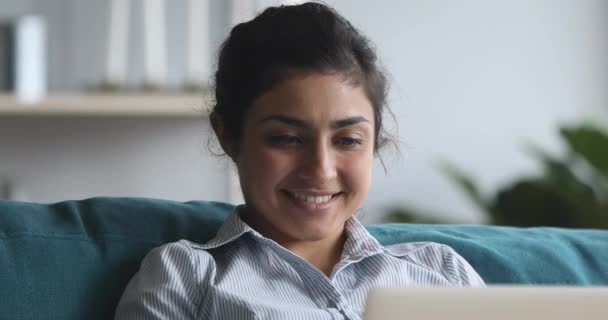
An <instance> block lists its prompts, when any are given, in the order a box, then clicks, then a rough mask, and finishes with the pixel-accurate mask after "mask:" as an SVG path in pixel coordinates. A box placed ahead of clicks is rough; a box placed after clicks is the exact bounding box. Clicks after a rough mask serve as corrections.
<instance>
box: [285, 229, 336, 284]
mask: <svg viewBox="0 0 608 320" xmlns="http://www.w3.org/2000/svg"><path fill="white" fill-rule="evenodd" d="M345 241H346V233H345V232H344V231H342V232H340V233H339V234H337V235H336V236H334V237H331V238H326V239H323V240H318V241H287V242H284V243H280V244H281V245H282V246H283V247H284V248H286V249H287V250H289V251H291V252H293V253H294V254H296V255H298V256H300V257H301V258H303V259H304V260H306V261H308V262H309V263H310V264H312V265H313V266H315V267H317V268H318V269H319V270H320V271H321V272H323V273H324V274H325V275H326V276H328V277H329V276H331V272H332V271H333V269H334V266H335V265H336V264H337V263H338V262H339V261H340V257H341V256H342V249H343V247H344V242H345Z"/></svg>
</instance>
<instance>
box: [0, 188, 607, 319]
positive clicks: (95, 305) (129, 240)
mask: <svg viewBox="0 0 608 320" xmlns="http://www.w3.org/2000/svg"><path fill="white" fill-rule="evenodd" d="M232 208H233V206H231V205H229V204H225V203H219V202H205V201H192V202H185V203H182V202H174V201H167V200H159V199H143V198H92V199H86V200H81V201H65V202H60V203H55V204H48V205H45V204H33V203H24V202H15V201H0V290H1V292H2V296H1V299H0V318H1V317H3V316H5V315H10V317H9V318H10V319H42V318H49V319H110V318H112V314H113V311H114V308H115V306H116V303H117V302H118V299H119V298H120V295H121V293H122V290H123V289H124V287H125V286H126V284H127V282H128V280H129V279H130V278H131V276H132V275H133V274H134V273H135V272H136V271H137V269H138V268H139V263H140V261H141V259H142V258H143V256H144V255H145V254H146V253H147V252H148V251H149V250H150V249H152V248H153V247H156V246H159V245H161V244H163V243H167V242H173V241H176V240H179V239H189V240H191V241H195V242H205V241H207V240H209V239H210V238H211V237H212V236H213V235H214V234H215V232H216V231H217V229H218V227H219V226H220V224H221V223H222V221H223V219H224V218H225V217H226V215H227V214H228V213H229V212H230V211H231V210H232ZM368 229H369V230H370V232H371V233H372V234H373V235H374V236H375V237H376V238H377V239H379V241H380V242H381V243H383V244H391V243H399V242H408V241H435V242H440V243H444V244H447V245H450V246H452V247H453V248H454V249H456V251H458V252H459V253H460V254H462V255H463V256H464V257H465V258H466V259H467V260H468V261H469V262H470V263H471V264H472V265H473V267H475V268H476V269H477V270H478V272H479V273H480V274H481V276H482V277H483V278H484V280H486V282H488V283H490V284H492V283H526V284H530V283H532V284H575V285H593V284H608V231H601V230H566V229H556V228H529V229H523V228H506V227H491V226H456V225H415V224H385V225H374V226H368Z"/></svg>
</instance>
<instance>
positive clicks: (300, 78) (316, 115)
mask: <svg viewBox="0 0 608 320" xmlns="http://www.w3.org/2000/svg"><path fill="white" fill-rule="evenodd" d="M275 114H276V115H288V116H295V117H299V118H303V119H305V120H307V121H311V122H323V120H326V121H330V120H338V119H341V118H345V117H353V116H362V117H365V118H366V119H368V120H369V121H370V122H372V121H373V118H374V117H373V115H374V110H373V107H372V104H371V102H370V101H369V99H368V98H367V96H366V94H365V92H364V91H363V88H362V87H361V86H355V85H353V84H352V83H351V82H350V81H348V79H345V78H344V76H342V75H340V74H319V73H311V74H303V75H296V76H293V77H291V78H288V79H287V80H285V81H282V82H280V83H279V84H277V85H276V86H274V87H273V88H272V89H271V90H269V91H268V92H266V93H264V94H263V95H261V96H260V97H258V98H257V99H255V100H254V103H253V105H252V108H251V110H250V112H249V114H248V116H247V119H246V121H249V120H253V121H255V120H259V119H262V118H265V117H267V116H269V115H275Z"/></svg>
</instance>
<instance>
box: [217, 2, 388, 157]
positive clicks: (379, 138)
mask: <svg viewBox="0 0 608 320" xmlns="http://www.w3.org/2000/svg"><path fill="white" fill-rule="evenodd" d="M303 72H304V73H306V72H322V73H339V74H341V75H343V76H344V77H345V80H347V81H349V82H350V83H351V84H353V85H354V86H362V87H363V89H364V91H365V93H366V95H367V97H368V99H369V100H370V102H371V104H372V106H373V108H374V123H375V128H374V130H375V132H374V134H375V135H374V151H375V152H376V154H377V153H378V150H379V149H380V148H381V147H383V146H384V145H385V144H386V143H387V142H392V141H391V139H390V138H389V136H388V135H387V133H386V132H385V129H384V127H383V124H382V117H383V113H384V111H385V109H387V108H388V107H387V106H386V96H387V92H388V88H387V80H386V76H385V75H384V73H383V71H382V70H381V67H380V65H379V63H378V59H377V57H376V53H375V51H374V49H373V48H372V46H371V44H370V42H369V40H368V39H367V38H365V36H363V35H362V34H361V33H360V32H359V31H357V29H355V28H354V27H353V26H352V25H351V24H350V23H349V22H348V21H347V20H346V19H345V18H343V17H342V16H340V14H338V13H337V12H336V11H335V10H334V9H332V8H330V7H328V6H327V5H325V4H322V3H311V2H309V3H304V4H300V5H292V6H280V7H269V8H267V9H265V10H264V11H263V12H262V13H261V14H260V15H258V16H257V17H256V18H254V19H253V20H251V21H248V22H245V23H241V24H238V25H236V26H235V27H234V28H233V29H232V31H231V33H230V36H229V37H228V39H226V41H225V42H224V43H223V44H222V47H221V49H220V53H219V60H218V69H217V72H216V74H215V97H216V105H215V107H214V108H213V113H215V114H216V116H218V117H219V119H220V120H221V122H222V124H223V128H224V130H223V131H224V136H223V137H222V138H224V139H227V140H228V141H230V142H236V143H238V142H239V141H240V138H241V130H242V126H243V123H244V117H245V115H246V112H247V110H248V109H249V108H250V106H251V105H252V103H253V101H254V100H255V99H256V98H257V97H259V96H260V95H262V94H263V93H265V92H267V91H268V90H270V89H272V87H273V86H275V85H276V84H277V83H279V82H280V81H283V80H285V79H287V78H289V77H290V76H293V75H295V74H298V73H303ZM388 111H389V113H390V110H388ZM391 115H392V113H391Z"/></svg>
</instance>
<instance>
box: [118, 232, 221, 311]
mask: <svg viewBox="0 0 608 320" xmlns="http://www.w3.org/2000/svg"><path fill="white" fill-rule="evenodd" d="M211 261H212V259H211V258H210V255H209V254H208V253H206V252H205V251H202V250H194V248H193V247H192V246H191V245H190V243H189V242H188V241H185V240H182V241H178V242H173V243H168V244H165V245H162V246H160V247H157V248H154V249H152V250H151V251H150V252H149V253H148V254H147V255H146V256H145V257H144V259H143V260H142V262H141V265H140V268H139V271H137V273H136V274H135V275H134V276H133V278H131V280H130V281H129V284H128V285H127V288H126V289H125V291H124V292H123V295H122V297H121V300H120V302H119V304H118V306H117V308H116V316H115V317H116V319H132V318H152V317H153V315H154V316H158V315H161V314H162V315H163V316H166V318H167V319H169V318H183V319H194V318H195V316H196V314H197V312H198V307H197V306H198V305H199V304H200V303H201V301H202V298H203V295H204V286H203V285H202V284H203V283H205V282H206V281H207V279H205V278H208V277H213V273H214V272H215V271H214V269H215V268H214V267H213V266H211V265H210V262H211Z"/></svg>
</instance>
